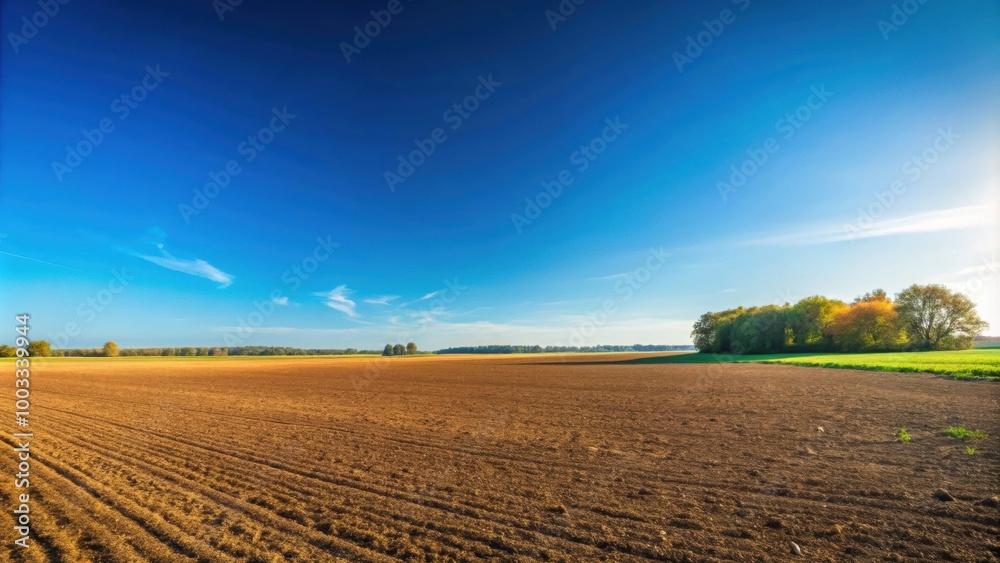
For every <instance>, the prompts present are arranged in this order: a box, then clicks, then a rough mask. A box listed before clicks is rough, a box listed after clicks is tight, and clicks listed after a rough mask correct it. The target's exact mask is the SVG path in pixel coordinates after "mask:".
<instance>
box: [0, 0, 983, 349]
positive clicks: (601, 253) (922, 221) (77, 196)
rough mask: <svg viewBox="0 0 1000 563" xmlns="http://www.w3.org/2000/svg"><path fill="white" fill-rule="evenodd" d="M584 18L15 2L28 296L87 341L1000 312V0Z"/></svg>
mask: <svg viewBox="0 0 1000 563" xmlns="http://www.w3.org/2000/svg"><path fill="white" fill-rule="evenodd" d="M217 5H218V4H217ZM564 5H565V4H564ZM559 6H560V4H559V3H557V2H554V1H553V2H548V3H536V2H507V3H503V4H502V5H500V6H472V5H467V4H466V3H459V2H433V1H428V2H412V3H411V2H409V1H408V0H402V2H400V3H398V4H395V3H390V2H363V3H362V2H358V3H352V5H351V7H350V8H345V7H332V6H330V7H317V6H316V5H315V3H312V2H304V1H302V2H296V1H292V2H283V3H280V4H278V3H264V2H254V1H252V0H245V1H244V2H242V3H241V4H240V5H238V6H236V7H234V8H233V9H232V10H227V11H225V12H223V13H222V17H221V18H220V16H219V14H218V13H217V10H216V8H215V7H214V6H213V4H212V3H211V2H208V1H203V0H199V1H190V2H189V1H171V2H151V3H144V4H143V5H141V6H140V5H136V4H134V3H132V2H125V1H118V2H109V1H95V2H90V3H77V2H69V3H67V4H66V5H60V6H59V11H58V13H56V14H55V15H53V16H51V17H50V16H48V15H45V16H38V15H37V13H38V12H39V10H41V8H40V7H39V4H37V3H36V2H31V1H18V0H11V1H6V2H4V3H3V7H2V15H3V19H2V32H3V35H4V45H3V49H2V55H0V57H2V59H0V63H2V65H0V68H2V71H0V72H2V75H0V78H2V100H0V101H2V106H0V203H2V206H3V211H4V212H3V214H2V215H0V272H2V281H0V285H2V291H0V310H2V311H5V312H6V313H7V314H8V315H10V316H12V315H14V314H17V313H24V312H27V313H30V314H31V315H32V330H33V336H34V338H48V339H50V340H53V341H54V342H55V343H56V345H57V346H60V347H91V346H99V345H100V344H101V343H103V342H104V341H106V340H109V339H113V340H116V341H117V342H118V343H119V344H120V345H122V346H126V347H128V346H178V345H199V346H221V345H239V344H275V345H294V346H302V347H329V348H334V347H359V348H381V346H382V345H383V344H384V343H385V342H397V341H403V342H405V341H407V340H413V341H415V342H417V343H418V344H419V345H420V346H421V347H423V348H428V349H435V348H440V347H446V346H459V345H472V344H487V343H496V344H503V343H529V344H536V343H537V344H543V345H545V344H564V345H570V344H577V345H579V344H597V343H615V344H631V343H688V342H690V337H689V332H690V327H691V323H692V322H693V320H694V319H695V318H696V317H697V316H698V315H700V314H701V313H703V312H705V311H708V310H719V309H723V308H728V307H732V306H735V305H740V304H743V305H752V304H767V303H781V302H785V301H795V300H797V299H801V298H802V297H806V296H808V295H813V294H824V295H829V296H832V297H839V298H843V299H847V300H849V299H851V298H853V297H854V296H855V295H858V294H861V293H864V292H865V291H868V290H871V289H873V288H875V287H883V288H885V289H886V290H888V291H889V292H890V293H894V292H896V291H899V290H900V289H902V288H903V287H905V286H907V285H909V284H911V283H931V282H937V283H946V284H949V285H950V286H952V287H954V288H956V289H960V290H963V291H966V292H967V293H969V294H970V295H971V296H972V297H973V299H974V300H975V301H977V303H979V310H980V313H981V315H982V316H983V317H984V318H985V319H986V320H987V321H989V322H990V323H991V325H992V328H991V331H990V332H991V333H993V334H997V333H998V330H1000V301H998V297H997V296H998V295H1000V282H998V280H1000V267H998V265H997V251H998V239H1000V237H998V234H1000V233H998V228H997V220H996V217H997V216H998V215H1000V213H998V211H1000V208H998V206H1000V203H998V199H1000V196H998V192H1000V170H998V166H1000V165H998V159H997V154H1000V136H998V133H1000V115H998V113H1000V111H998V107H997V105H996V100H997V99H1000V78H998V75H997V72H996V69H997V68H998V63H1000V7H998V5H997V4H996V3H995V2H971V1H970V2H961V1H959V2H948V3H945V2H927V3H926V4H923V5H920V4H918V3H917V2H915V1H914V2H910V3H899V2H895V3H894V2H890V1H869V2H858V3H851V5H847V6H845V5H844V4H843V3H842V2H832V1H821V2H813V3H809V4H808V5H800V3H792V2H770V3H765V2H761V1H757V0H749V1H747V0H737V1H730V0H725V1H717V2H707V3H697V5H670V4H666V3H655V2H648V3H645V2H635V3H630V4H629V7H628V8H625V7H623V5H621V4H615V3H608V2H597V1H588V2H584V3H583V4H581V5H579V6H577V7H576V8H575V10H574V11H573V12H572V13H566V14H565V15H559V16H558V17H557V16H554V15H553V14H557V13H558V11H559ZM390 7H391V8H392V9H393V10H394V11H396V12H397V13H395V14H388V15H389V16H391V18H387V17H386V14H384V13H380V12H382V11H385V10H387V8H390ZM903 8H906V10H907V11H909V12H912V13H909V14H906V13H905V12H904V11H903ZM914 8H915V9H914ZM373 10H374V11H375V12H376V14H378V16H379V19H381V20H382V21H383V22H386V21H387V20H388V21H387V23H385V25H383V24H381V23H378V22H375V23H369V22H370V21H371V20H373V18H374V16H373V15H372V11H373ZM566 11H567V12H568V10H566ZM548 12H550V13H548ZM22 18H26V19H22ZM32 19H34V20H35V23H26V22H31V20H32ZM904 20H905V21H904ZM41 22H44V24H43V25H38V23H41ZM366 25H367V26H368V29H369V30H373V31H377V35H374V37H368V36H367V35H365V36H364V37H358V38H356V36H357V35H358V34H357V32H356V31H355V27H356V26H357V27H358V28H359V29H361V30H362V32H364V29H365V27H366ZM553 27H554V28H555V29H553ZM366 40H367V41H366ZM699 41H700V44H699ZM345 44H350V45H353V48H351V47H348V48H346V49H345V47H344V45H345ZM345 50H346V52H347V54H348V55H349V57H345ZM347 58H350V61H348V60H347ZM123 96H125V97H124V98H123ZM102 128H103V130H102ZM421 150H422V152H418V153H417V154H416V155H411V153H413V152H414V151H421ZM765 157H766V160H765ZM401 158H402V159H403V160H405V161H407V162H408V164H405V165H402V169H401V168H400V159H401ZM755 158H756V161H755V160H754V159H755ZM914 159H916V160H914ZM741 168H742V169H743V172H739V170H740V169H741ZM393 174H395V175H397V176H398V177H394V176H393ZM741 175H742V177H741ZM387 178H388V179H387ZM560 178H562V180H563V183H562V184H557V182H559V180H560ZM400 180H401V181H400ZM211 182H216V185H219V184H224V186H221V187H216V186H211V185H209V184H210V183H211ZM734 182H735V183H734ZM544 185H548V186H549V191H546V189H545V187H544ZM893 190H895V192H894V191H893ZM198 193H200V194H201V195H198ZM554 194H555V197H553V195H554ZM535 205H537V206H538V207H537V208H536V207H533V206H535ZM12 334H13V330H12Z"/></svg>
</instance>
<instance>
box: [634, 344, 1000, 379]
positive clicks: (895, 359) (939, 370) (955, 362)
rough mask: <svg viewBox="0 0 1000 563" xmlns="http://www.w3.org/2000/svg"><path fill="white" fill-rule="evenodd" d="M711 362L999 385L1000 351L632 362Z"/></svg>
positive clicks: (692, 356) (695, 357) (645, 361)
mask: <svg viewBox="0 0 1000 563" xmlns="http://www.w3.org/2000/svg"><path fill="white" fill-rule="evenodd" d="M711 362H724V363H729V362H760V363H766V364H792V365H799V366H813V367H826V368H848V369H863V370H871V371H895V372H904V373H936V374H940V375H949V376H951V377H954V378H956V379H985V380H990V381H1000V349H977V350H956V351H948V352H888V353H879V354H761V355H756V356H732V355H725V354H722V355H716V354H683V355H676V356H662V357H655V358H640V359H637V360H633V363H638V364H652V363H657V364H659V363H664V364H687V363H711Z"/></svg>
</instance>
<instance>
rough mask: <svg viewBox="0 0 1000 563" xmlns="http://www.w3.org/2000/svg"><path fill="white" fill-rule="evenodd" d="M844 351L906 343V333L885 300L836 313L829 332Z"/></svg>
mask: <svg viewBox="0 0 1000 563" xmlns="http://www.w3.org/2000/svg"><path fill="white" fill-rule="evenodd" d="M830 332H831V333H832V335H833V341H834V343H835V344H836V345H837V347H838V348H840V349H841V350H843V351H845V352H873V351H878V350H894V349H898V348H899V347H900V346H902V345H903V344H904V343H905V342H906V331H905V330H904V329H903V324H902V322H901V321H900V319H899V314H898V313H897V312H896V306H895V304H893V303H892V302H891V301H889V300H888V299H872V300H867V301H858V302H856V303H854V304H852V305H851V306H850V307H846V308H843V309H841V310H839V311H838V312H837V315H836V316H835V317H834V319H833V326H832V327H831V331H830Z"/></svg>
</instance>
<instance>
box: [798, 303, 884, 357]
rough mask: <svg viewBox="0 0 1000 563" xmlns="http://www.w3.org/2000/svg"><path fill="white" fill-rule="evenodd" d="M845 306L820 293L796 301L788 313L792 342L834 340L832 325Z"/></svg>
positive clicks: (807, 342) (804, 342)
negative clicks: (831, 331)
mask: <svg viewBox="0 0 1000 563" xmlns="http://www.w3.org/2000/svg"><path fill="white" fill-rule="evenodd" d="M883 293H884V292H883ZM844 307H845V305H844V302H843V301H840V300H838V299H828V298H826V297H822V296H820V295H815V296H813V297H806V298H805V299H803V300H801V301H799V302H798V303H796V304H795V305H794V306H792V308H791V309H789V310H788V312H787V314H786V315H787V316H786V321H787V326H788V328H789V329H790V330H791V333H792V342H794V343H795V344H799V345H807V344H816V343H822V342H824V341H827V342H830V341H832V335H831V334H830V327H831V325H833V319H834V317H835V316H836V314H837V312H838V311H840V310H841V309H843V308H844Z"/></svg>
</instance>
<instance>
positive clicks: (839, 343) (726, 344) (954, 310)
mask: <svg viewBox="0 0 1000 563" xmlns="http://www.w3.org/2000/svg"><path fill="white" fill-rule="evenodd" d="M987 326H988V325H987V323H986V322H984V321H983V320H982V319H981V318H979V315H978V314H977V313H976V305H975V303H973V302H972V300H970V299H969V298H968V297H966V296H965V295H963V294H961V293H958V292H954V291H950V290H949V289H948V288H946V287H945V286H943V285H938V284H933V285H912V286H910V287H908V288H906V289H904V290H903V291H901V292H899V293H898V294H896V299H895V301H893V300H892V299H890V298H889V296H888V295H886V293H885V291H883V290H881V289H877V290H875V291H872V292H870V293H866V294H865V295H862V296H860V297H858V298H856V299H855V300H854V302H853V303H850V304H847V303H844V302H843V301H839V300H837V299H829V298H826V297H821V296H814V297H807V298H805V299H803V300H801V301H799V302H798V303H796V304H795V305H788V304H785V305H767V306H764V307H749V308H744V307H737V308H736V309H729V310H726V311H719V312H709V313H705V314H704V315H702V316H701V318H699V319H698V321H697V322H695V324H694V330H693V331H692V332H691V337H692V339H693V340H694V345H695V347H696V348H697V349H698V350H699V351H701V352H712V353H732V354H767V353H778V352H834V351H843V352H878V351H891V350H957V349H964V348H970V347H971V346H972V339H973V338H974V337H976V336H978V335H979V334H980V333H981V332H982V331H983V330H985V329H986V327H987Z"/></svg>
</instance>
